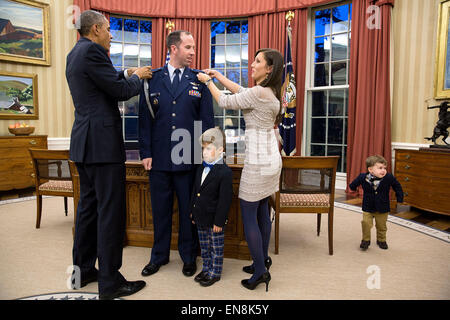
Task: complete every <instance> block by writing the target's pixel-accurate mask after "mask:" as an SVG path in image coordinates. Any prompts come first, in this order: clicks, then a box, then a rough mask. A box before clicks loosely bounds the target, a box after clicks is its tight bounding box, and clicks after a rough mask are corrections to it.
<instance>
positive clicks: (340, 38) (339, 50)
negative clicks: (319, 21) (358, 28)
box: [331, 33, 348, 61]
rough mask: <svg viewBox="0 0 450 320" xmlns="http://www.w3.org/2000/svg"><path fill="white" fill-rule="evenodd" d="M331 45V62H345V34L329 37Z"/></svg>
mask: <svg viewBox="0 0 450 320" xmlns="http://www.w3.org/2000/svg"><path fill="white" fill-rule="evenodd" d="M331 39H332V40H331V43H332V46H333V50H332V52H333V54H332V57H331V60H332V61H336V60H346V59H347V48H348V36H347V34H346V33H345V34H338V35H335V36H332V37H331Z"/></svg>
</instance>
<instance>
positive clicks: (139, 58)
mask: <svg viewBox="0 0 450 320" xmlns="http://www.w3.org/2000/svg"><path fill="white" fill-rule="evenodd" d="M110 25H111V34H112V36H113V39H112V41H111V50H110V53H111V61H112V63H113V65H114V67H115V68H116V69H117V70H119V71H120V70H125V69H127V68H131V67H142V66H150V65H151V64H152V22H151V21H150V20H144V19H137V18H130V17H119V16H111V17H110ZM119 110H120V115H121V117H122V127H123V139H124V141H125V142H137V141H138V113H139V96H136V97H133V98H131V99H130V100H128V101H121V102H119Z"/></svg>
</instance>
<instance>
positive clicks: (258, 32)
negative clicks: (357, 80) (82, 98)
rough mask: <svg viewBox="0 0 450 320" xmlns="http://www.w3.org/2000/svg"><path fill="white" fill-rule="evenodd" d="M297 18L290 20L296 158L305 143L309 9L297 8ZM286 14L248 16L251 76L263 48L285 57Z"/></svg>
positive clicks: (250, 82)
mask: <svg viewBox="0 0 450 320" xmlns="http://www.w3.org/2000/svg"><path fill="white" fill-rule="evenodd" d="M293 12H294V14H295V16H294V19H293V20H292V21H291V28H292V43H291V50H292V60H293V61H292V63H293V66H294V74H295V80H296V83H297V86H296V90H297V100H296V101H297V114H296V125H297V130H296V141H297V155H300V154H301V148H300V144H301V141H302V132H303V106H304V94H305V74H306V41H307V33H306V31H305V30H307V21H308V10H307V9H298V10H293ZM285 15H286V13H285V12H282V13H270V14H264V15H258V16H253V17H249V19H248V29H249V40H248V41H249V43H248V58H249V69H248V74H249V75H251V66H250V64H251V63H252V61H253V58H254V56H255V53H256V51H257V50H258V49H261V48H273V49H277V50H278V51H280V52H281V53H282V54H284V50H285V46H286V41H287V34H286V27H287V21H286V18H285ZM253 85H254V82H253V80H252V79H251V77H249V86H253Z"/></svg>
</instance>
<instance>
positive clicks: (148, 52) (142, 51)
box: [139, 46, 152, 67]
mask: <svg viewBox="0 0 450 320" xmlns="http://www.w3.org/2000/svg"><path fill="white" fill-rule="evenodd" d="M139 60H140V66H141V67H143V66H151V65H152V47H150V46H141V47H140V48H139Z"/></svg>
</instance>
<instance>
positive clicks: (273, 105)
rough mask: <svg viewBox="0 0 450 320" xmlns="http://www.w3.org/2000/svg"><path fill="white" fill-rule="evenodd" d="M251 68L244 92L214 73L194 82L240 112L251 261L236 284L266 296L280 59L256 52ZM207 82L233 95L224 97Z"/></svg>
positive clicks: (277, 170) (277, 163)
mask: <svg viewBox="0 0 450 320" xmlns="http://www.w3.org/2000/svg"><path fill="white" fill-rule="evenodd" d="M251 67H252V78H253V80H254V81H255V83H256V86H254V87H252V88H248V89H245V88H242V87H241V86H239V85H238V84H236V83H234V82H233V81H231V80H229V79H227V78H226V77H225V76H223V75H222V74H221V73H219V72H218V71H215V70H205V73H199V74H198V79H199V80H200V81H202V82H203V83H205V84H206V85H207V87H208V88H209V90H210V91H211V94H212V96H213V97H214V99H215V100H216V101H217V102H218V104H219V106H220V107H221V108H224V109H231V110H237V109H240V110H242V113H243V115H244V120H245V160H244V168H243V170H242V176H241V181H240V186H239V199H240V205H241V212H242V220H243V223H244V232H245V238H246V240H247V243H248V246H249V250H250V254H251V256H252V259H253V264H252V265H251V266H247V267H244V269H243V270H244V271H245V272H247V273H253V276H252V277H251V278H250V279H245V280H242V282H241V283H242V285H243V286H244V287H246V288H248V289H251V290H253V289H255V287H256V286H257V285H258V284H259V283H262V282H264V283H265V284H266V291H267V290H268V284H269V281H270V279H271V276H270V273H269V268H270V266H271V264H272V260H271V259H270V257H269V256H268V248H269V241H270V232H271V220H270V214H269V207H268V197H269V196H270V195H272V194H273V193H275V192H276V191H278V189H279V178H280V174H281V166H282V162H281V155H280V152H279V149H278V143H277V139H276V136H275V130H274V126H275V124H278V123H279V122H280V120H281V109H280V108H281V85H282V73H283V56H282V55H281V53H280V52H278V51H277V50H273V49H260V50H258V51H257V52H256V55H255V60H254V61H253V63H252V65H251ZM212 78H216V79H217V80H218V81H219V82H220V83H221V84H222V85H223V86H224V87H225V88H227V89H228V90H229V91H231V93H232V94H231V95H225V94H223V93H222V92H221V91H220V90H219V89H217V87H216V86H215V85H214V83H213V82H212Z"/></svg>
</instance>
